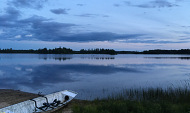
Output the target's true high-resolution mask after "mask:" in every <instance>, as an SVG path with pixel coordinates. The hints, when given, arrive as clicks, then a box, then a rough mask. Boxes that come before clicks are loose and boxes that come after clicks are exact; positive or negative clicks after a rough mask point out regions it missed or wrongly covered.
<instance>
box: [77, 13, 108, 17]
mask: <svg viewBox="0 0 190 113" xmlns="http://www.w3.org/2000/svg"><path fill="white" fill-rule="evenodd" d="M75 16H79V17H92V18H95V17H109V16H108V15H100V14H90V13H85V14H81V15H75Z"/></svg>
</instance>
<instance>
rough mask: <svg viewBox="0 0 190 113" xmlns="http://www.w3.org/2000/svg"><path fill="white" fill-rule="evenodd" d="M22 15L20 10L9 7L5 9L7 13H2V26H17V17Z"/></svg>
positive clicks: (0, 25) (0, 20) (0, 22)
mask: <svg viewBox="0 0 190 113" xmlns="http://www.w3.org/2000/svg"><path fill="white" fill-rule="evenodd" d="M20 16H21V13H20V11H19V10H17V9H15V8H13V7H8V8H6V9H5V14H3V15H0V27H6V28H7V27H13V26H16V21H17V19H18V18H19V17H20Z"/></svg>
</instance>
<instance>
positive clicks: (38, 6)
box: [8, 0, 48, 9]
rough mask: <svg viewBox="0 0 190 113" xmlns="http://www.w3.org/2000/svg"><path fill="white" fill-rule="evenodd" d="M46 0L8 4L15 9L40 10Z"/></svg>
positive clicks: (23, 0) (11, 2)
mask: <svg viewBox="0 0 190 113" xmlns="http://www.w3.org/2000/svg"><path fill="white" fill-rule="evenodd" d="M47 1H48V0H11V1H9V2H8V4H10V5H13V6H15V7H22V8H34V9H41V8H42V7H43V5H44V3H45V2H47Z"/></svg>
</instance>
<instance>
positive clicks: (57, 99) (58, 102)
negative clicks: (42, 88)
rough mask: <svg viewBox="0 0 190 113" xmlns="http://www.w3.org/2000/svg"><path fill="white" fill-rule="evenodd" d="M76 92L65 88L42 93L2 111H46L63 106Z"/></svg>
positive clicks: (5, 112) (10, 112) (31, 112)
mask: <svg viewBox="0 0 190 113" xmlns="http://www.w3.org/2000/svg"><path fill="white" fill-rule="evenodd" d="M76 95H77V93H76V92H73V91H69V90H64V91H60V92H56V93H52V94H48V95H45V96H43V95H40V97H38V98H34V99H30V100H27V101H24V102H21V103H18V104H14V105H11V106H8V107H5V108H2V109H0V113H45V112H49V111H53V110H55V109H58V108H62V107H63V106H65V105H67V104H68V103H69V102H70V101H71V100H72V99H73V98H74V97H75V96H76Z"/></svg>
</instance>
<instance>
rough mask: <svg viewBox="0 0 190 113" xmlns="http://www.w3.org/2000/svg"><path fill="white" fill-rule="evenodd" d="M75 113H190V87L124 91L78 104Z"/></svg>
mask: <svg viewBox="0 0 190 113" xmlns="http://www.w3.org/2000/svg"><path fill="white" fill-rule="evenodd" d="M73 111H74V113H190V87H189V85H186V86H184V87H177V88H176V87H168V88H139V89H128V90H123V91H122V92H120V93H119V94H112V95H110V96H108V97H107V98H104V99H96V100H94V101H90V102H88V103H85V104H82V105H81V104H80V105H78V104H76V105H74V107H73Z"/></svg>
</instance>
